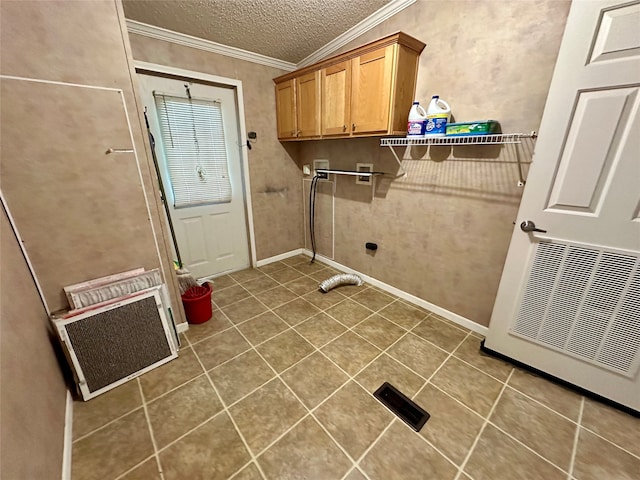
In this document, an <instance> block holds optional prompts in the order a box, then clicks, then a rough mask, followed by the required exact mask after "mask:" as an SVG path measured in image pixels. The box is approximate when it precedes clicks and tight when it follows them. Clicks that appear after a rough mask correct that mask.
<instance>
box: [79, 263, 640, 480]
mask: <svg viewBox="0 0 640 480" xmlns="http://www.w3.org/2000/svg"><path fill="white" fill-rule="evenodd" d="M334 273H336V272H335V271H334V270H332V269H330V268H326V267H324V266H323V265H322V264H318V263H316V264H313V265H311V264H309V261H308V258H307V257H303V256H297V257H293V258H290V259H287V260H285V261H282V262H276V263H273V264H270V265H267V266H264V267H261V268H259V269H255V270H254V269H250V270H244V271H241V272H237V273H233V274H230V275H227V276H224V277H221V278H218V279H216V281H215V285H214V294H213V302H214V314H213V318H212V319H211V320H210V321H208V322H207V323H205V324H202V325H193V326H191V328H190V329H189V331H188V332H187V333H186V335H184V336H183V346H182V348H181V350H180V356H179V358H178V359H177V360H175V361H173V362H170V363H169V364H167V365H165V366H162V367H160V368H158V369H156V370H153V371H152V372H149V373H147V374H146V375H144V376H142V377H140V378H138V379H136V380H134V381H131V382H129V383H127V384H125V385H122V386H121V387H119V388H117V389H115V390H112V391H110V392H108V393H106V394H104V395H102V396H100V397H97V398H95V399H93V400H91V401H90V402H86V403H82V402H76V403H75V405H74V424H73V430H74V443H73V467H72V470H73V479H74V480H85V479H86V480H90V479H101V480H113V479H123V480H124V479H126V480H134V479H135V480H138V479H140V480H158V479H164V480H177V479H189V480H196V479H218V478H220V479H231V478H233V479H237V480H251V479H277V480H280V479H319V480H332V479H347V480H361V479H370V480H376V479H384V480H388V479H398V480H402V479H437V480H446V479H459V480H469V479H476V480H485V479H491V480H500V479H508V480H517V479H544V480H554V479H569V480H571V479H577V480H604V479H606V480H609V479H611V480H613V479H615V480H618V479H619V480H622V479H629V480H631V479H638V478H640V420H639V419H636V418H633V417H631V416H628V415H626V414H624V413H621V412H619V411H616V410H613V409H611V408H609V407H606V406H604V405H601V404H599V403H597V402H594V401H591V400H588V399H585V398H583V397H581V396H579V395H577V394H575V393H573V392H571V391H569V390H566V389H564V388H562V387H559V386H557V385H555V384H553V383H550V382H548V381H546V380H544V379H541V378H539V377H536V376H533V375H531V374H529V373H527V372H525V371H523V370H520V369H517V368H513V367H512V366H511V365H509V364H506V363H504V362H501V361H499V360H496V359H494V358H491V357H487V356H485V355H483V354H482V353H480V352H479V343H480V340H481V338H480V336H478V335H477V334H475V333H473V332H471V331H469V330H466V329H464V328H462V327H459V326H457V325H455V324H453V323H450V322H448V321H446V320H444V319H442V318H440V317H438V316H437V315H435V314H433V313H430V312H428V311H425V310H422V309H419V308H415V307H414V306H411V305H409V304H407V303H405V302H404V301H402V300H400V299H398V298H396V297H393V296H391V295H389V294H387V293H385V292H383V291H382V290H379V289H377V288H375V287H371V286H366V285H365V286H363V287H356V286H347V287H340V288H338V289H336V290H333V291H331V292H329V293H328V294H322V293H319V292H318V291H317V284H318V282H319V281H321V280H323V279H325V278H328V277H329V276H331V275H333V274H334ZM384 381H389V382H390V383H392V384H393V385H395V386H396V387H398V388H399V389H400V390H401V391H402V392H404V393H405V394H406V395H407V396H409V397H411V398H413V399H414V401H415V402H417V403H418V404H419V405H421V406H422V407H423V408H425V409H426V410H427V411H428V412H429V413H430V414H431V418H430V420H429V421H428V422H427V424H426V425H425V426H424V427H423V429H422V430H421V431H420V433H415V432H414V431H412V430H411V429H410V428H408V427H407V426H406V425H405V424H404V423H403V422H402V421H400V420H398V419H397V418H395V417H394V415H392V414H391V413H390V412H389V411H388V410H387V409H386V408H385V407H383V406H382V405H381V404H380V403H379V402H378V401H377V400H376V399H375V398H374V397H373V396H372V395H371V393H372V392H373V391H375V390H376V389H377V388H378V387H379V386H380V385H381V384H382V383H383V382H384ZM160 470H161V471H162V473H159V472H160Z"/></svg>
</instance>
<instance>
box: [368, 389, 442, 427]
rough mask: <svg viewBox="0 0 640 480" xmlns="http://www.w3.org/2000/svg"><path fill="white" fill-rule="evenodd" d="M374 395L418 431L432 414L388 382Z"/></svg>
mask: <svg viewBox="0 0 640 480" xmlns="http://www.w3.org/2000/svg"><path fill="white" fill-rule="evenodd" d="M373 396H374V397H376V398H377V399H378V400H380V401H381V402H382V403H384V404H385V405H386V406H387V408H389V409H390V410H391V411H392V412H393V413H395V414H396V415H397V416H398V417H400V418H401V419H402V421H403V422H405V423H406V424H407V425H409V426H410V427H411V428H413V429H414V430H415V431H416V432H419V431H420V429H421V428H422V427H423V426H424V424H425V423H427V420H429V417H430V416H431V415H429V414H428V413H427V412H426V411H425V410H423V409H422V408H420V407H419V406H418V405H416V404H415V403H413V402H412V401H411V400H410V399H409V398H407V397H405V396H404V395H403V394H402V393H400V391H399V390H398V389H397V388H396V387H394V386H393V385H391V384H390V383H388V382H384V383H383V384H382V386H381V387H380V388H378V390H376V391H375V393H374V394H373Z"/></svg>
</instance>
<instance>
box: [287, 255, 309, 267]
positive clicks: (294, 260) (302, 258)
mask: <svg viewBox="0 0 640 480" xmlns="http://www.w3.org/2000/svg"><path fill="white" fill-rule="evenodd" d="M310 261H311V257H307V256H306V255H303V254H299V255H295V256H293V257H289V258H285V259H284V260H282V263H285V264H287V265H289V266H293V265H299V264H300V263H309V262H310Z"/></svg>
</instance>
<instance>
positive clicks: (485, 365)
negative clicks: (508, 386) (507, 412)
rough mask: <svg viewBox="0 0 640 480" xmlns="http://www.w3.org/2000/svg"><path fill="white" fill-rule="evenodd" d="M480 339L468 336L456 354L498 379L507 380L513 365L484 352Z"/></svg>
mask: <svg viewBox="0 0 640 480" xmlns="http://www.w3.org/2000/svg"><path fill="white" fill-rule="evenodd" d="M480 341H481V340H480V339H478V338H475V337H468V338H467V339H466V340H465V341H464V342H462V345H460V346H459V347H458V349H457V350H456V351H455V352H454V355H455V356H456V357H458V358H461V359H462V360H464V361H465V362H467V363H470V364H471V365H473V366H474V367H477V368H479V369H480V370H482V371H483V372H486V373H488V374H489V375H491V376H493V377H496V378H497V379H498V380H502V381H505V380H506V379H507V377H508V376H509V373H510V372H511V370H513V365H511V364H510V363H507V362H505V361H503V360H500V359H498V358H496V357H492V356H490V355H487V354H486V353H484V352H482V351H481V350H480Z"/></svg>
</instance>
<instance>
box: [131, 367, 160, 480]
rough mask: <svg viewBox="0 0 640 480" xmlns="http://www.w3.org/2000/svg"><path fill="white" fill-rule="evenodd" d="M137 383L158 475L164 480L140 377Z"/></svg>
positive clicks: (137, 378)
mask: <svg viewBox="0 0 640 480" xmlns="http://www.w3.org/2000/svg"><path fill="white" fill-rule="evenodd" d="M136 382H137V384H138V390H139V391H140V396H141V397H142V408H144V416H145V419H146V420H147V426H148V427H149V435H150V436H151V444H152V445H153V452H154V456H155V457H156V465H157V466H158V473H159V474H160V478H161V479H162V480H164V473H163V472H162V464H161V463H160V455H158V443H157V442H156V437H155V435H154V434H153V426H152V425H151V418H150V417H149V410H148V409H147V400H146V399H145V396H144V392H143V391H142V383H141V382H140V377H136Z"/></svg>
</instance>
